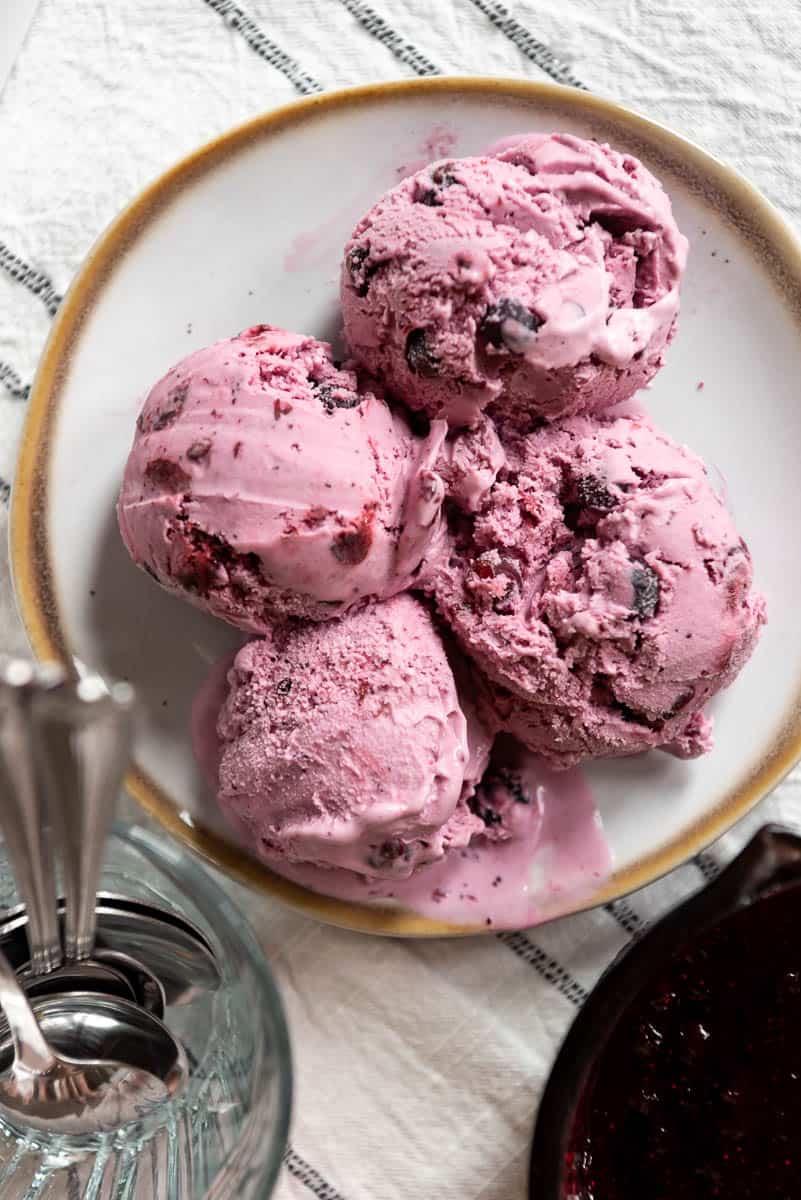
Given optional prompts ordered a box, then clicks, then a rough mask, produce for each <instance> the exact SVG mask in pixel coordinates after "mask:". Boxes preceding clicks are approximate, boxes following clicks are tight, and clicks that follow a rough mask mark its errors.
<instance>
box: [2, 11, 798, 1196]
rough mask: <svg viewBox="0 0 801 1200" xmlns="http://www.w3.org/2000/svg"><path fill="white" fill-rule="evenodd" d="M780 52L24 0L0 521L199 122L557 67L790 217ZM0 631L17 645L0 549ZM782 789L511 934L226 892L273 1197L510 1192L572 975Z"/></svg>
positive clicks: (772, 15)
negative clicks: (659, 863)
mask: <svg viewBox="0 0 801 1200" xmlns="http://www.w3.org/2000/svg"><path fill="white" fill-rule="evenodd" d="M23 2H25V3H26V7H29V6H30V3H31V0H0V7H2V6H3V5H5V6H6V7H7V8H12V9H13V8H14V6H15V5H16V4H20V5H21V4H23ZM0 15H2V14H0ZM22 24H23V22H22V20H21V19H20V20H19V21H16V22H15V21H14V20H13V19H12V20H11V21H8V23H7V28H9V29H10V28H11V27H12V26H14V25H16V27H17V28H18V29H21V27H22ZM3 28H4V26H3V23H2V22H0V37H2V36H3V33H2V30H3ZM20 36H22V34H21V32H20ZM800 50H801V7H800V6H799V5H798V4H796V3H791V4H777V3H776V0H741V2H739V3H735V2H734V0H703V2H699V0H670V2H669V3H667V4H666V3H664V0H514V2H513V3H512V0H510V7H509V9H508V10H507V9H506V8H505V7H504V6H503V5H502V4H500V3H496V2H495V0H436V2H433V0H372V2H371V3H370V4H367V3H362V0H245V7H244V8H243V7H239V6H238V5H236V4H234V3H231V0H41V3H40V6H39V8H38V10H37V11H36V13H35V16H34V19H33V22H32V24H31V27H30V30H29V33H28V35H27V38H26V39H25V41H24V42H23V44H22V47H21V49H20V50H19V53H18V55H17V57H16V62H15V65H14V67H13V69H12V70H11V73H10V75H9V77H8V80H7V82H6V84H5V88H4V90H3V92H2V94H1V95H0V504H1V505H2V507H0V521H2V523H3V524H5V521H6V513H7V502H8V493H9V482H10V480H11V478H12V474H13V464H14V455H15V447H16V442H17V438H18V433H19V429H20V424H21V421H22V418H23V414H24V410H25V400H26V395H27V388H28V385H29V383H30V380H31V378H32V375H33V372H34V369H35V367H36V361H37V358H38V355H39V353H40V351H41V348H42V344H43V342H44V339H45V337H46V335H47V331H48V327H49V324H50V321H51V318H52V316H53V313H54V312H55V310H56V308H57V307H58V303H59V298H60V295H61V294H62V293H63V291H64V289H65V288H66V287H67V285H68V284H69V281H70V278H71V277H72V275H73V273H74V271H75V270H76V268H77V266H78V264H79V263H80V261H81V259H82V257H83V255H84V254H85V252H86V250H87V249H88V247H89V245H90V244H91V242H92V241H93V239H94V238H95V237H96V236H97V234H98V233H99V232H100V231H101V230H102V229H103V227H104V226H105V225H106V224H107V222H108V221H109V220H110V219H111V218H112V217H113V216H114V215H115V213H116V212H117V211H118V209H119V208H120V207H121V206H122V205H123V204H124V203H125V202H126V201H127V200H128V199H129V198H130V197H131V196H132V195H133V194H134V193H135V192H136V191H137V190H138V189H139V188H140V187H141V186H142V185H143V184H144V183H146V182H147V181H148V180H150V179H151V178H152V177H153V176H154V175H156V174H157V173H158V172H160V171H161V170H162V169H163V168H165V167H166V166H168V165H169V164H170V163H172V162H173V161H174V160H175V159H176V158H178V157H179V156H180V155H182V154H184V153H185V152H187V151H188V150H191V149H192V148H193V147H195V146H196V145H198V144H199V143H201V142H204V141H206V140H207V139H209V138H210V137H212V136H213V135H214V134H217V133H219V132H221V131H223V130H225V129H226V128H227V127H228V126H230V125H232V124H234V123H236V122H238V121H241V120H243V119H244V118H247V117H249V116H251V115H253V114H255V113H259V112H261V111H263V110H265V109H268V108H270V107H271V106H273V105H275V104H278V103H282V102H285V101H287V100H289V99H291V98H292V97H293V96H295V95H297V94H299V93H304V92H309V91H316V90H320V89H327V88H334V87H338V86H341V85H343V84H352V83H359V82H363V81H366V80H370V79H392V78H397V77H403V76H409V75H413V74H415V73H418V74H429V73H434V72H437V71H439V72H442V73H475V74H504V75H524V76H527V77H529V78H532V79H543V78H548V77H549V76H554V77H556V78H558V79H559V80H560V81H563V82H568V83H574V84H579V85H583V86H585V87H587V88H589V89H590V90H592V91H595V92H598V93H601V94H603V95H607V96H611V97H614V98H616V99H619V100H621V101H623V102H626V103H628V104H630V105H633V106H634V107H636V108H639V109H641V110H642V111H644V112H645V113H647V114H648V115H650V116H652V117H655V118H657V119H659V120H661V121H664V122H666V123H668V124H670V125H672V126H673V127H674V128H676V129H678V130H679V131H681V132H683V133H686V134H689V135H690V136H691V137H693V138H695V139H696V140H697V141H699V142H700V143H701V144H702V145H703V146H705V147H706V148H707V149H709V150H711V151H712V152H713V153H716V154H719V155H720V156H721V157H723V158H725V159H727V160H728V161H729V162H731V163H732V164H733V165H734V166H736V167H737V168H739V169H740V170H742V171H743V172H744V173H745V174H747V175H748V176H750V177H751V179H752V180H754V182H755V183H756V184H757V185H758V186H759V187H761V188H762V189H763V191H764V192H765V193H766V194H767V195H768V196H769V197H770V199H771V200H773V201H774V203H776V204H777V205H778V206H779V207H780V208H781V209H783V210H784V212H785V213H786V214H787V216H788V217H789V218H790V220H791V221H794V222H795V223H796V224H797V225H798V224H799V223H801V135H799V116H800V115H801V66H800V65H799V51H800ZM0 58H2V55H0ZM0 86H2V82H1V81H0ZM0 643H2V645H3V647H4V648H20V649H23V648H24V646H25V641H24V636H23V634H22V631H21V629H20V626H19V623H18V621H17V619H16V616H15V615H14V606H13V599H12V596H11V589H10V582H9V578H8V568H7V564H6V563H5V562H3V563H2V564H0ZM800 783H801V776H799V775H798V774H796V775H795V776H794V777H791V778H790V779H789V780H787V781H786V782H785V783H784V784H783V785H782V786H781V787H780V788H779V789H778V791H777V793H775V795H774V796H773V797H772V798H771V799H770V800H769V801H767V802H766V803H765V804H764V805H763V806H762V808H761V810H760V811H759V812H758V813H757V814H755V815H754V816H752V817H751V818H749V820H748V821H747V822H744V823H743V824H742V825H741V826H740V827H739V828H738V829H737V830H736V831H734V832H733V833H731V834H729V835H728V836H727V837H726V838H724V839H723V841H722V842H721V843H719V844H718V845H717V846H716V847H714V848H713V849H712V850H711V851H710V852H707V853H706V854H704V855H702V856H700V857H699V859H697V860H696V861H695V862H694V863H693V864H691V865H688V866H686V867H684V868H682V869H681V870H680V871H677V872H675V874H674V875H673V876H671V877H670V878H669V879H667V880H665V881H663V882H661V883H659V884H656V885H654V886H653V887H651V888H649V889H647V890H646V891H644V892H642V893H640V894H638V895H635V896H632V897H630V898H629V900H627V901H625V902H619V903H617V904H615V905H613V906H611V907H610V908H609V909H606V910H600V911H598V912H594V913H591V914H587V915H583V916H580V917H576V918H571V919H567V920H564V921H561V922H558V923H556V924H553V925H551V926H548V927H547V928H544V929H539V930H534V931H532V932H531V933H529V934H527V935H525V936H522V937H516V938H506V939H504V938H503V937H501V938H496V937H489V938H483V939H479V940H472V941H452V942H436V943H424V942H389V941H381V940H378V939H370V938H366V937H363V936H359V935H356V934H348V933H344V932H340V931H337V930H332V929H328V928H323V927H321V926H319V925H317V924H315V923H314V922H312V921H310V920H306V919H304V918H302V917H298V916H295V915H293V914H291V913H288V912H286V911H284V910H283V909H282V908H280V907H279V906H278V905H276V904H272V903H270V902H268V901H266V900H264V899H260V898H256V897H254V896H252V895H249V894H246V893H245V892H243V891H241V890H240V889H237V888H235V887H234V885H229V886H231V887H232V890H234V891H236V894H237V897H238V899H239V901H240V903H242V904H243V906H244V907H245V908H246V910H247V911H248V912H249V914H250V917H251V919H252V920H253V922H254V924H255V926H256V928H257V930H258V933H259V936H260V938H261V941H262V944H263V946H264V949H265V951H266V953H267V955H268V957H269V959H270V962H271V964H272V966H273V969H274V970H275V972H276V973H277V976H278V979H279V982H280V986H281V988H282V990H283V995H284V999H285V1002H286V1006H287V1009H288V1013H289V1020H290V1024H291V1032H292V1039H293V1044H294V1051H295V1068H296V1082H297V1103H296V1109H295V1117H294V1122H293V1128H292V1135H291V1146H290V1149H289V1151H288V1153H287V1157H286V1169H285V1171H284V1173H283V1176H282V1180H281V1183H280V1185H279V1188H278V1196H279V1197H280V1198H281V1200H287V1198H288V1197H297V1198H299V1200H304V1198H308V1197H309V1195H312V1196H317V1197H319V1198H320V1200H340V1198H345V1200H396V1198H397V1200H409V1198H410V1197H426V1198H429V1197H431V1198H433V1197H436V1198H437V1200H478V1198H479V1197H481V1198H482V1200H518V1198H522V1197H523V1196H524V1195H525V1177H526V1167H527V1158H528V1148H529V1137H530V1133H531V1128H532V1122H533V1118H534V1113H535V1110H536V1105H537V1098H538V1094H539V1091H540V1089H541V1086H542V1083H543V1080H544V1078H545V1075H546V1073H547V1071H548V1068H549V1065H550V1063H551V1061H552V1059H553V1056H554V1053H555V1051H556V1048H557V1046H558V1044H559V1041H560V1039H561V1037H562V1036H563V1034H564V1032H565V1029H566V1027H567V1025H568V1023H569V1021H570V1019H571V1017H572V1016H573V1015H574V1013H575V1011H576V1006H577V1005H578V1004H580V1003H581V999H582V997H583V995H584V994H585V992H586V990H587V989H589V988H590V987H591V986H592V984H593V982H594V980H595V979H596V977H597V976H598V974H599V972H600V971H601V970H602V968H603V967H604V965H605V964H606V963H607V962H608V961H609V959H610V958H611V957H612V956H613V955H614V954H615V953H616V952H617V951H618V950H620V949H621V947H622V946H624V944H625V943H626V941H627V939H628V938H629V937H630V936H631V934H632V932H633V931H635V930H636V929H637V928H639V927H640V926H641V925H642V923H643V922H646V921H648V920H649V919H650V918H652V917H653V916H654V915H655V914H657V913H659V912H660V911H662V910H663V909H664V908H665V907H666V906H668V905H669V904H670V903H671V902H672V901H674V900H675V899H676V898H677V897H679V896H681V895H683V894H685V893H687V892H688V891H690V890H692V889H694V888H696V887H698V886H699V885H700V884H701V883H702V882H703V879H704V876H705V875H707V876H708V875H710V874H712V873H713V872H715V871H716V870H717V869H718V866H719V863H721V862H723V861H725V860H726V859H727V858H728V857H730V855H731V854H732V853H733V852H734V850H736V849H737V847H738V846H739V845H741V844H742V842H743V841H744V840H745V838H746V836H747V833H748V832H749V830H751V829H753V828H754V827H755V826H756V825H758V824H760V823H761V822H762V821H763V820H764V819H765V818H766V817H767V816H768V815H770V816H774V817H779V818H781V817H785V818H787V819H791V820H792V819H793V818H794V817H795V818H796V819H799V818H801V789H800V788H799V784H800ZM799 823H801V821H799ZM535 947H536V949H534V948H535Z"/></svg>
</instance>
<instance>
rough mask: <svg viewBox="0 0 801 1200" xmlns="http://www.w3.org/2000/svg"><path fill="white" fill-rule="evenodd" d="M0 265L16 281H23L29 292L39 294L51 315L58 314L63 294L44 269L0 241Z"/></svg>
mask: <svg viewBox="0 0 801 1200" xmlns="http://www.w3.org/2000/svg"><path fill="white" fill-rule="evenodd" d="M0 267H2V268H3V270H4V271H5V272H6V274H7V275H10V276H11V278H12V279H13V280H14V281H15V282H16V283H21V284H22V286H23V287H26V288H27V289H28V291H29V292H33V294H34V296H38V297H39V299H40V300H41V301H42V303H43V304H44V306H45V308H46V309H47V311H48V312H49V313H50V316H51V317H54V316H55V315H56V312H57V311H58V306H59V304H60V303H61V296H59V294H58V292H57V291H56V289H55V288H54V287H53V281H52V280H51V279H49V278H48V277H47V275H45V273H44V271H37V269H36V267H32V266H31V264H30V263H27V262H26V261H25V259H24V258H20V256H19V255H18V254H15V253H14V252H13V250H9V248H8V246H7V245H6V244H5V242H0Z"/></svg>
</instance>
